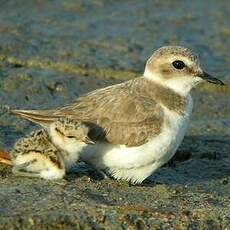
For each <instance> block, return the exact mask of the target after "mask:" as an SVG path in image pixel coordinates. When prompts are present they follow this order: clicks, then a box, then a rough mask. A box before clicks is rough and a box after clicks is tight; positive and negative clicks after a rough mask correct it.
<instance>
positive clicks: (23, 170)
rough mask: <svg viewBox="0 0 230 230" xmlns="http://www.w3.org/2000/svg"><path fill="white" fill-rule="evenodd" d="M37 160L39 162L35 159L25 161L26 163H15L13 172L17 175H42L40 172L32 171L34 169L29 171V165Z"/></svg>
mask: <svg viewBox="0 0 230 230" xmlns="http://www.w3.org/2000/svg"><path fill="white" fill-rule="evenodd" d="M35 162H37V160H36V159H33V160H31V161H28V162H25V163H23V164H20V165H14V167H13V169H12V173H13V174H14V175H15V176H24V177H40V172H32V171H28V169H27V167H28V166H31V165H32V164H34V163H35Z"/></svg>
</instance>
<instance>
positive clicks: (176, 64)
mask: <svg viewBox="0 0 230 230" xmlns="http://www.w3.org/2000/svg"><path fill="white" fill-rule="evenodd" d="M172 64H173V66H174V67H175V68H176V69H183V68H184V67H185V64H184V62H183V61H180V60H176V61H174V62H173V63H172Z"/></svg>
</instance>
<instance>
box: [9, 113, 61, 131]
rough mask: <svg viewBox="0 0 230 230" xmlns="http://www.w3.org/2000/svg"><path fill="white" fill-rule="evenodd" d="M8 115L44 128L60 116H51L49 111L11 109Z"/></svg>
mask: <svg viewBox="0 0 230 230" xmlns="http://www.w3.org/2000/svg"><path fill="white" fill-rule="evenodd" d="M9 113H10V114H14V115H19V116H20V117H22V118H24V119H27V120H29V121H32V122H34V123H36V124H39V125H41V126H42V127H44V128H47V127H49V125H50V124H51V123H52V122H54V121H56V120H58V119H59V118H60V117H62V116H61V115H53V113H52V112H51V110H47V111H46V110H17V109H12V110H10V111H9Z"/></svg>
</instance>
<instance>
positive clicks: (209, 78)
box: [198, 71, 224, 85]
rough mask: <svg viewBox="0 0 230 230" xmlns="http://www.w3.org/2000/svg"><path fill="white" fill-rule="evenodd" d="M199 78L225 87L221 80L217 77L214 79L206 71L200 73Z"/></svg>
mask: <svg viewBox="0 0 230 230" xmlns="http://www.w3.org/2000/svg"><path fill="white" fill-rule="evenodd" d="M198 77H200V78H202V79H204V80H205V81H208V82H210V83H213V84H218V85H224V82H222V81H221V80H219V79H217V78H215V77H212V76H211V75H209V74H208V73H206V72H204V71H203V72H202V73H200V74H199V75H198Z"/></svg>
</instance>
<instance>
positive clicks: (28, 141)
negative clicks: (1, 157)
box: [11, 118, 93, 179]
mask: <svg viewBox="0 0 230 230" xmlns="http://www.w3.org/2000/svg"><path fill="white" fill-rule="evenodd" d="M52 128H54V130H55V131H52V135H55V140H56V141H55V143H52V141H51V138H53V136H52V135H51V137H50V135H49V134H48V133H47V131H45V130H43V129H41V130H36V131H33V132H31V133H30V134H29V135H27V136H26V137H23V138H21V139H20V140H19V141H18V142H17V143H16V144H15V145H14V148H13V150H12V151H11V154H12V162H13V170H12V171H13V173H14V174H15V175H18V176H28V177H40V178H44V179H60V178H63V176H64V175H65V172H66V171H68V170H70V168H71V166H72V165H73V164H74V163H76V161H77V160H78V157H76V155H73V154H71V146H72V145H74V146H76V145H79V146H81V147H83V146H85V145H86V143H87V144H89V143H93V142H92V141H91V140H90V139H89V137H88V132H89V128H88V127H87V126H86V125H85V124H83V123H81V122H76V121H71V120H70V119H68V118H65V119H59V120H58V121H56V122H55V123H53V125H52ZM62 145H65V148H66V149H63V148H62Z"/></svg>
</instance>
